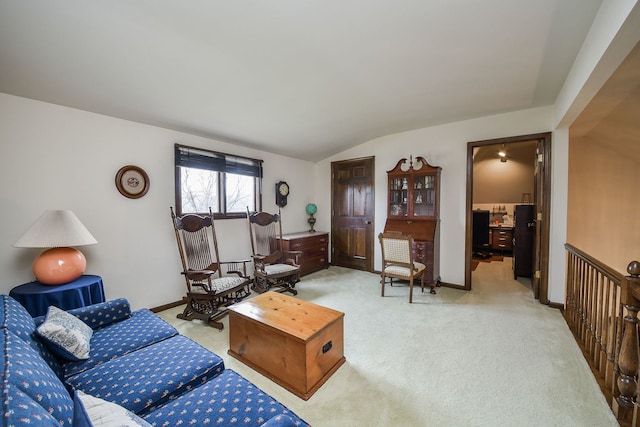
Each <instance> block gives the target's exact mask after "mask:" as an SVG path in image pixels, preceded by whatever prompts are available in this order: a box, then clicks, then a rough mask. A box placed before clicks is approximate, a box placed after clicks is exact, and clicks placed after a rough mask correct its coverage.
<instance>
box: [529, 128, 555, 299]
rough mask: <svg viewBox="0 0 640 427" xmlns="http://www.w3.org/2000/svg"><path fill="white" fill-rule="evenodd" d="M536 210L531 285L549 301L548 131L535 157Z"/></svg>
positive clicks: (538, 297)
mask: <svg viewBox="0 0 640 427" xmlns="http://www.w3.org/2000/svg"><path fill="white" fill-rule="evenodd" d="M535 162H536V164H535V169H534V177H535V190H534V191H535V194H534V199H533V201H534V203H535V213H534V222H535V224H536V229H535V237H534V251H533V253H534V258H533V271H534V273H533V278H532V280H531V285H532V287H533V295H534V297H535V298H537V299H539V300H540V302H541V303H543V304H548V303H549V296H548V289H549V285H548V275H549V271H548V269H549V245H548V241H549V232H550V227H549V222H550V221H549V219H550V215H551V209H550V208H549V207H550V200H551V188H550V186H551V167H550V165H551V134H545V135H544V137H543V138H540V139H538V145H537V147H536V159H535Z"/></svg>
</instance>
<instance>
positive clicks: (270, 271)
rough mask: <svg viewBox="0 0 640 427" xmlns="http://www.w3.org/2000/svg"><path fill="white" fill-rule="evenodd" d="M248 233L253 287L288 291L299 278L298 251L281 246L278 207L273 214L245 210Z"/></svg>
mask: <svg viewBox="0 0 640 427" xmlns="http://www.w3.org/2000/svg"><path fill="white" fill-rule="evenodd" d="M247 219H248V221H249V236H250V238H251V251H252V254H253V255H252V258H253V266H254V273H253V274H254V279H253V286H252V288H251V289H253V290H254V291H256V292H259V293H262V292H266V291H269V290H271V291H276V292H291V294H293V295H297V294H298V291H296V290H295V289H294V287H295V285H296V283H298V282H299V281H300V265H299V261H298V259H299V257H300V255H302V252H300V251H283V250H282V224H281V222H280V210H278V213H277V214H275V215H273V214H270V213H267V212H249V210H248V209H247Z"/></svg>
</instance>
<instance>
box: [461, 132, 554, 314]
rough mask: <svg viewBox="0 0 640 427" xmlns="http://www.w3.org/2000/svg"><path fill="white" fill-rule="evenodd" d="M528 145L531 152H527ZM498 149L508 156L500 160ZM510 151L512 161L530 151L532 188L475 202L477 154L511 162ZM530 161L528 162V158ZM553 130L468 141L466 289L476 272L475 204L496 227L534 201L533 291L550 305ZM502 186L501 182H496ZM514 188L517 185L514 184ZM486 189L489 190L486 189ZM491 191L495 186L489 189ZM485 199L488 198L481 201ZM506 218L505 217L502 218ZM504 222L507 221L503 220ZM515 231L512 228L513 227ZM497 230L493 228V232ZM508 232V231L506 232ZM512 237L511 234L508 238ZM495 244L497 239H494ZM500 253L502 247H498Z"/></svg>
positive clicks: (508, 247)
mask: <svg viewBox="0 0 640 427" xmlns="http://www.w3.org/2000/svg"><path fill="white" fill-rule="evenodd" d="M527 144H528V147H529V148H528V151H527ZM499 151H506V159H505V158H502V162H501V161H500V158H501V157H499V154H498V152H499ZM509 151H511V153H512V155H513V156H514V157H513V158H512V160H515V155H516V153H517V152H518V151H524V152H527V153H529V154H528V156H529V160H530V165H531V166H529V169H528V173H529V175H533V176H532V177H531V178H532V181H533V182H532V183H530V184H528V185H529V186H528V187H526V188H529V189H530V190H522V191H521V192H518V193H517V194H512V195H508V196H505V197H507V199H504V200H509V201H510V202H511V203H508V202H503V203H499V202H497V201H496V203H493V204H492V203H488V205H487V204H481V203H477V202H478V201H479V200H476V201H474V190H476V191H475V192H476V195H477V197H480V196H478V193H480V192H479V191H477V190H478V188H474V164H475V163H474V162H475V160H476V156H487V155H493V156H494V159H493V160H492V162H495V163H492V164H493V165H494V166H495V165H498V164H499V163H503V162H509ZM529 160H528V161H529ZM550 165H551V133H542V134H532V135H523V136H517V137H509V138H500V139H493V140H484V141H474V142H469V143H468V144H467V208H466V245H465V285H464V289H465V290H471V289H472V271H473V264H474V263H473V210H474V206H475V207H476V208H480V209H487V208H488V209H487V210H489V213H490V215H491V216H490V218H491V220H490V221H491V222H492V223H493V222H494V221H498V224H495V225H496V226H497V227H502V226H503V225H504V224H508V225H511V224H509V222H508V221H509V220H510V219H511V220H512V216H511V217H510V215H513V210H512V208H513V207H514V206H515V205H518V204H531V205H532V206H533V209H532V211H533V212H532V213H531V214H532V220H531V228H533V229H534V232H533V239H534V242H533V259H532V260H531V263H532V265H533V268H532V278H531V283H532V290H533V294H534V297H535V298H537V299H539V300H540V302H541V303H543V304H548V303H549V300H548V259H549V213H550V197H551V190H550V186H551V179H550V177H551V168H550ZM476 179H477V181H478V182H483V180H482V179H481V178H480V175H479V176H478V177H476ZM492 179H494V181H495V182H499V180H500V177H499V176H494V177H493V178H492ZM487 182H490V181H487V180H486V179H484V183H485V184H483V185H486V183H487ZM493 185H499V184H495V183H494V184H493ZM515 188H518V187H517V186H515ZM484 190H485V191H487V189H484ZM488 191H489V192H491V191H494V189H489V190H488ZM482 201H486V200H482ZM503 217H504V220H503ZM503 221H504V222H503ZM501 230H502V232H504V231H508V230H509V229H508V228H505V229H501ZM511 230H513V229H511ZM494 231H495V229H494V230H492V234H493V232H494ZM503 234H505V235H506V234H508V233H503ZM509 238H511V237H509ZM504 243H505V244H506V246H502V247H500V248H498V249H502V252H505V253H508V252H509V250H511V247H510V244H511V242H509V241H505V242H504ZM492 244H495V242H492ZM498 252H500V250H498Z"/></svg>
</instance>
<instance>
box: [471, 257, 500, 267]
mask: <svg viewBox="0 0 640 427" xmlns="http://www.w3.org/2000/svg"><path fill="white" fill-rule="evenodd" d="M503 260H504V257H503V256H502V255H492V256H490V257H488V258H473V259H472V260H471V271H476V268H478V265H480V263H481V262H491V261H494V262H502V261H503Z"/></svg>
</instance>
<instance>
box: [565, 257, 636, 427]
mask: <svg viewBox="0 0 640 427" xmlns="http://www.w3.org/2000/svg"><path fill="white" fill-rule="evenodd" d="M565 249H566V251H567V272H566V297H565V307H564V310H563V315H564V318H565V320H566V322H567V324H568V325H569V329H571V332H572V333H573V335H574V337H575V339H576V341H577V342H578V344H579V345H580V347H581V349H582V352H583V354H584V356H585V358H586V359H587V362H588V363H589V366H590V367H591V370H592V371H593V374H594V376H595V377H596V380H597V381H598V384H599V385H600V388H601V390H602V393H603V394H604V395H605V398H606V399H607V401H609V402H610V403H611V409H612V411H613V412H614V414H615V416H616V418H617V419H618V421H619V422H620V424H621V425H624V426H626V425H633V426H634V427H635V426H638V427H640V424H638V423H637V421H636V419H637V418H638V415H637V412H638V411H637V405H638V403H637V402H636V396H638V368H639V366H640V348H639V345H640V344H639V341H638V323H639V320H638V317H637V315H638V312H639V311H640V263H639V262H637V261H633V262H631V263H630V264H629V266H628V267H627V271H628V272H629V274H630V276H624V275H622V274H620V273H619V272H617V271H615V270H613V269H612V268H610V267H608V266H607V265H605V264H603V263H602V262H600V261H598V260H596V259H594V258H592V257H591V256H589V255H587V254H586V253H584V252H582V251H580V250H579V249H577V248H575V247H574V246H572V245H570V244H565Z"/></svg>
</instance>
